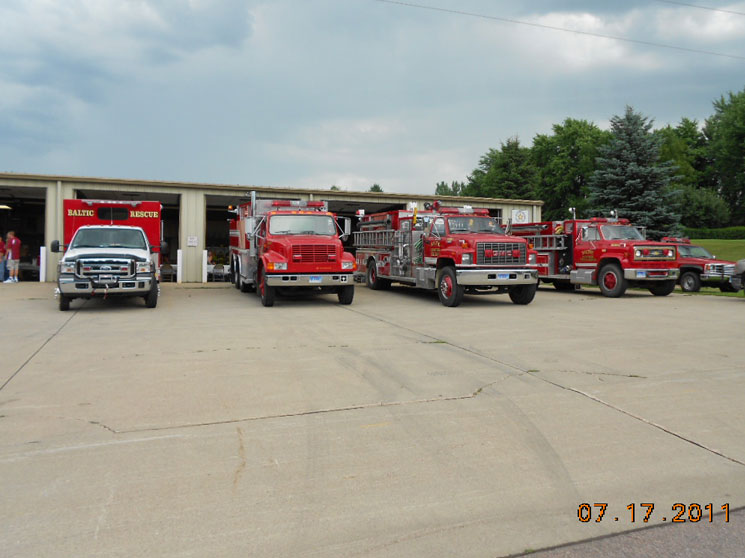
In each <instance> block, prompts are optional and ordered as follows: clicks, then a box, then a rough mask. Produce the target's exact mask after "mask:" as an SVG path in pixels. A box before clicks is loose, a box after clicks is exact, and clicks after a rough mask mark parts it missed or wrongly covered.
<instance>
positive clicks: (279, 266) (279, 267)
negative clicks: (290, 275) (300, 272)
mask: <svg viewBox="0 0 745 558" xmlns="http://www.w3.org/2000/svg"><path fill="white" fill-rule="evenodd" d="M269 269H272V264H269ZM274 270H275V271H287V262H274Z"/></svg>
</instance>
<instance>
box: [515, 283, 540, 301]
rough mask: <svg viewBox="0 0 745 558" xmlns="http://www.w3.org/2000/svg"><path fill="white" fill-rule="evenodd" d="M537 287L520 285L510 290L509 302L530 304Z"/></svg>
mask: <svg viewBox="0 0 745 558" xmlns="http://www.w3.org/2000/svg"><path fill="white" fill-rule="evenodd" d="M537 289H538V285H537V284H536V285H520V286H519V287H512V288H511V289H510V291H509V292H510V300H511V301H512V302H514V303H515V304H530V303H531V302H533V299H534V298H535V292H536V290H537Z"/></svg>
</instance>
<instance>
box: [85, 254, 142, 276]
mask: <svg viewBox="0 0 745 558" xmlns="http://www.w3.org/2000/svg"><path fill="white" fill-rule="evenodd" d="M134 266H135V264H134V262H133V261H132V260H125V259H113V258H112V259H108V258H107V259H102V258H96V259H81V260H78V267H77V274H78V276H80V277H92V276H98V275H111V276H112V277H129V276H132V275H134V274H135V267H134Z"/></svg>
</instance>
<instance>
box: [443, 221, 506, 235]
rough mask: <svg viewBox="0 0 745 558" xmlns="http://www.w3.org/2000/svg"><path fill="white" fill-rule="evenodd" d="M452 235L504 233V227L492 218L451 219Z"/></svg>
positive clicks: (450, 228)
mask: <svg viewBox="0 0 745 558" xmlns="http://www.w3.org/2000/svg"><path fill="white" fill-rule="evenodd" d="M448 229H449V230H450V233H451V234H452V233H502V232H504V231H503V230H502V227H500V226H499V225H498V224H497V222H496V221H495V220H494V219H492V218H490V217H450V218H449V219H448Z"/></svg>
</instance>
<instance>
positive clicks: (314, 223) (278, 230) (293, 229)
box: [269, 215, 336, 236]
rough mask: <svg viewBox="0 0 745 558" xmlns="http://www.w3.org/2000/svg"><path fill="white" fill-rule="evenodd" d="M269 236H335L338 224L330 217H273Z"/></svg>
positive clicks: (270, 219) (270, 222)
mask: <svg viewBox="0 0 745 558" xmlns="http://www.w3.org/2000/svg"><path fill="white" fill-rule="evenodd" d="M269 234H314V235H315V234H318V235H324V236H333V235H335V234H336V223H334V220H333V219H332V218H331V217H329V216H328V215H272V216H271V217H270V218H269Z"/></svg>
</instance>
